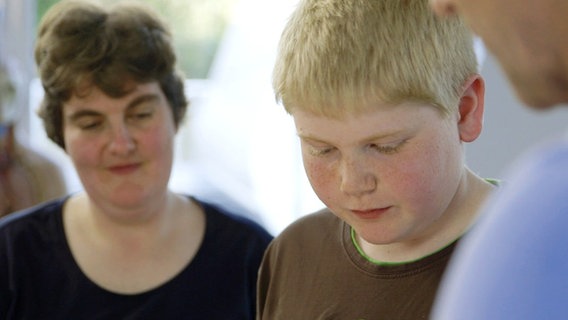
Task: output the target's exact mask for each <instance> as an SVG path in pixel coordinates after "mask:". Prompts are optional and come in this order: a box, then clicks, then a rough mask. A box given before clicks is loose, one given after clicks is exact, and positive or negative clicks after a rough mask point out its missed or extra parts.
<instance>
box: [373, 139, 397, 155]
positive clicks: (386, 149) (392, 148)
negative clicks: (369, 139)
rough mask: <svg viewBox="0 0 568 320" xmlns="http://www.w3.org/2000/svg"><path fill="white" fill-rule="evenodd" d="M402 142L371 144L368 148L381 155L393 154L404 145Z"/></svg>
mask: <svg viewBox="0 0 568 320" xmlns="http://www.w3.org/2000/svg"><path fill="white" fill-rule="evenodd" d="M404 142H405V141H402V142H397V143H392V144H385V145H381V144H375V143H372V144H370V145H369V147H370V148H371V149H373V150H376V151H378V152H380V153H383V154H393V153H397V152H398V151H399V150H400V147H401V146H402V145H403V144H404Z"/></svg>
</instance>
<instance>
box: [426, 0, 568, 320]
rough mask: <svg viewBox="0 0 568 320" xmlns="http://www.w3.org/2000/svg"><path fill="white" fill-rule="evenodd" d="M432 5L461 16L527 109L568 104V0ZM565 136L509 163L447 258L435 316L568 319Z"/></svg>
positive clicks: (436, 0) (441, 1)
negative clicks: (497, 187) (477, 216)
mask: <svg viewBox="0 0 568 320" xmlns="http://www.w3.org/2000/svg"><path fill="white" fill-rule="evenodd" d="M430 2H431V5H432V7H433V9H434V11H435V12H436V13H438V14H439V15H440V16H449V18H450V19H454V18H455V15H460V16H463V19H464V20H465V21H466V22H467V23H468V25H469V26H470V27H471V29H472V30H473V31H474V32H475V33H476V34H478V35H479V36H480V37H481V38H482V39H483V41H484V43H485V46H486V47H487V48H488V50H489V52H491V53H492V54H493V55H494V56H495V57H496V59H497V60H498V61H499V62H500V65H501V67H502V69H503V71H504V73H505V74H506V75H507V78H508V79H509V82H510V83H511V85H512V87H513V88H514V90H515V92H516V94H517V96H518V97H519V99H520V100H521V101H522V102H524V103H525V104H526V105H527V106H528V107H529V108H533V109H537V110H549V109H552V108H553V107H555V106H558V105H561V104H566V103H567V102H568V44H567V43H566V42H565V37H566V36H565V35H566V32H568V20H567V19H566V14H567V13H568V2H566V1H558V0H556V1H555V0H515V1H513V0H491V1H489V0H478V1H460V0H456V1H452V0H431V1H430ZM561 134H562V137H559V138H558V139H550V140H549V141H546V142H543V143H542V144H539V145H537V146H532V147H531V150H530V151H529V152H528V154H526V155H524V156H523V157H521V159H519V160H518V161H517V162H516V163H515V165H513V166H512V167H511V168H509V169H508V172H507V178H506V181H507V182H506V183H505V185H504V186H503V188H502V189H501V190H499V192H498V193H496V194H495V196H494V197H492V199H491V200H490V201H489V203H488V205H487V207H486V208H485V210H484V213H483V215H482V216H481V218H480V220H479V223H478V225H477V226H476V227H475V228H474V229H473V230H472V231H471V232H470V234H469V235H468V236H467V237H466V238H465V239H464V241H463V242H462V243H461V244H460V246H459V250H458V251H457V252H456V254H455V256H454V260H452V262H451V263H450V267H449V270H448V272H447V276H446V278H445V279H444V280H443V282H442V286H441V289H440V293H439V295H438V297H437V300H436V304H435V307H434V310H433V313H432V317H433V318H434V319H448V320H450V319H451V320H454V319H460V320H467V319H476V320H478V319H484V320H492V319H499V320H502V319H515V320H522V319H547V320H549V319H566V317H567V315H568V303H566V302H567V299H566V297H568V276H566V270H568V254H567V253H566V248H567V247H568V234H567V233H566V228H567V227H568V197H566V190H568V141H567V140H566V133H565V132H564V133H561Z"/></svg>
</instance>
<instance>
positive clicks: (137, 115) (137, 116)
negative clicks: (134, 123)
mask: <svg viewBox="0 0 568 320" xmlns="http://www.w3.org/2000/svg"><path fill="white" fill-rule="evenodd" d="M151 116H152V113H151V112H138V113H135V114H133V115H131V116H130V118H131V119H138V120H142V119H147V118H150V117H151Z"/></svg>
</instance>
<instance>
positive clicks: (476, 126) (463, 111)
mask: <svg viewBox="0 0 568 320" xmlns="http://www.w3.org/2000/svg"><path fill="white" fill-rule="evenodd" d="M484 98H485V81H484V80H483V78H482V77H481V75H479V74H475V75H472V76H471V77H469V78H468V79H467V80H466V81H465V82H464V86H463V87H462V95H461V98H460V102H459V106H458V113H459V120H458V130H459V134H460V139H461V140H462V141H464V142H472V141H474V140H475V139H477V138H478V137H479V135H480V134H481V130H482V128H483V111H484Z"/></svg>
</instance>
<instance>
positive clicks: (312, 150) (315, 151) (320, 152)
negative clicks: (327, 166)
mask: <svg viewBox="0 0 568 320" xmlns="http://www.w3.org/2000/svg"><path fill="white" fill-rule="evenodd" d="M332 151H333V148H332V147H313V146H310V147H308V152H309V154H310V155H312V156H317V157H321V156H325V155H327V154H329V153H331V152H332Z"/></svg>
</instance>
